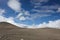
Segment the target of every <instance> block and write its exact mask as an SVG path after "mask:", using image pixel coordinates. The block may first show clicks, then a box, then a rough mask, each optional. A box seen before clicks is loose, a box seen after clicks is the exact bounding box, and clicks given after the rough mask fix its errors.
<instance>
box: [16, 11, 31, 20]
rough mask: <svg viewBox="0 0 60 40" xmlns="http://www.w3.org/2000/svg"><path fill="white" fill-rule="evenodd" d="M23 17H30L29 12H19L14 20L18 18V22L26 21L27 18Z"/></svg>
mask: <svg viewBox="0 0 60 40" xmlns="http://www.w3.org/2000/svg"><path fill="white" fill-rule="evenodd" d="M25 16H27V17H28V16H30V13H29V11H23V12H20V13H19V14H18V15H17V17H16V18H18V19H19V20H26V19H27V17H25Z"/></svg>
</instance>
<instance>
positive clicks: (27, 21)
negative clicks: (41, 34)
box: [0, 0, 60, 28]
mask: <svg viewBox="0 0 60 40" xmlns="http://www.w3.org/2000/svg"><path fill="white" fill-rule="evenodd" d="M0 22H9V23H11V24H13V25H16V26H18V27H25V28H44V27H50V28H60V0H0Z"/></svg>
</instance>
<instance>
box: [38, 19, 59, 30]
mask: <svg viewBox="0 0 60 40" xmlns="http://www.w3.org/2000/svg"><path fill="white" fill-rule="evenodd" d="M45 27H49V28H59V29H60V19H59V20H55V21H49V23H46V22H44V23H42V24H39V25H38V28H45Z"/></svg>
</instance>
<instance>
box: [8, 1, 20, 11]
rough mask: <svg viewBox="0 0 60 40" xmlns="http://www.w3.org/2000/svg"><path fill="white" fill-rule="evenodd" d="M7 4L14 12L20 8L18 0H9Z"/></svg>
mask: <svg viewBox="0 0 60 40" xmlns="http://www.w3.org/2000/svg"><path fill="white" fill-rule="evenodd" d="M8 6H9V7H10V8H11V9H13V10H14V11H16V12H19V11H20V10H21V3H20V2H19V1H18V0H9V1H8Z"/></svg>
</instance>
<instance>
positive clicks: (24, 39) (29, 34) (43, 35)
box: [0, 22, 60, 40]
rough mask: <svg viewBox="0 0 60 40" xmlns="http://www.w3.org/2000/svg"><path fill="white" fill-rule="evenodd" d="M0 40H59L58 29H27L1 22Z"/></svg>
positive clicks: (59, 32) (59, 31)
mask: <svg viewBox="0 0 60 40" xmlns="http://www.w3.org/2000/svg"><path fill="white" fill-rule="evenodd" d="M0 40H60V29H52V28H42V29H27V28H19V27H17V26H15V25H12V24H10V23H6V22H1V23H0Z"/></svg>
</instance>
